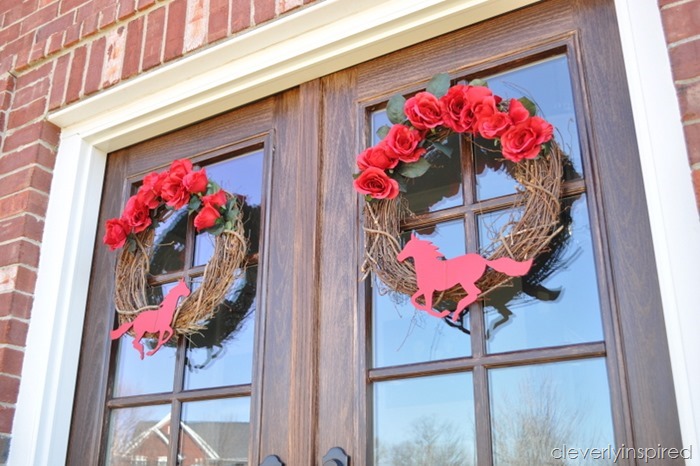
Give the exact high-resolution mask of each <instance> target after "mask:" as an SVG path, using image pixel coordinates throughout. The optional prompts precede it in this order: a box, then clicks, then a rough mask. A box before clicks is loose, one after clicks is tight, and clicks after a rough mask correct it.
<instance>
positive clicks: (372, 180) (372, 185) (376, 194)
mask: <svg viewBox="0 0 700 466" xmlns="http://www.w3.org/2000/svg"><path fill="white" fill-rule="evenodd" d="M354 184H355V189H356V190H357V192H359V193H362V194H368V195H370V196H372V197H373V198H374V199H393V198H395V197H396V196H398V195H399V183H397V182H396V180H393V179H391V178H389V176H388V175H387V174H386V173H384V170H381V169H379V168H375V167H369V168H368V169H367V170H365V171H363V172H362V173H360V176H358V177H357V178H356V179H355V183H354Z"/></svg>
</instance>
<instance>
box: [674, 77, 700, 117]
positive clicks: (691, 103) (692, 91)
mask: <svg viewBox="0 0 700 466" xmlns="http://www.w3.org/2000/svg"><path fill="white" fill-rule="evenodd" d="M676 89H677V91H678V103H679V105H680V109H681V119H682V120H683V121H691V120H697V119H700V82H694V83H691V84H682V85H677V86H676Z"/></svg>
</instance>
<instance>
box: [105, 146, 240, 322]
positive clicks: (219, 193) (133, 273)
mask: <svg viewBox="0 0 700 466" xmlns="http://www.w3.org/2000/svg"><path fill="white" fill-rule="evenodd" d="M185 206H187V210H188V212H189V214H190V215H194V226H195V229H196V230H197V232H207V233H211V234H212V235H214V236H215V242H214V252H213V255H212V258H211V260H210V261H209V262H208V263H207V264H206V266H205V269H204V275H203V277H202V282H201V284H200V286H199V288H197V290H195V291H194V292H192V293H191V294H190V295H189V296H187V297H186V298H184V299H183V300H182V301H181V302H180V304H179V306H178V308H177V312H176V314H175V316H174V318H173V322H172V328H173V329H174V330H175V333H178V334H181V335H190V334H192V333H194V332H197V331H199V330H201V329H202V328H203V327H202V325H201V324H202V322H203V321H205V320H208V319H210V318H211V317H212V315H213V312H214V310H215V309H216V307H217V305H218V304H220V303H221V302H222V301H223V299H224V298H225V296H226V293H227V292H228V290H229V288H230V287H231V285H232V284H233V282H234V280H235V278H236V270H237V269H239V268H240V267H241V266H242V265H243V262H244V259H245V254H246V251H247V247H248V246H247V241H246V238H245V236H244V235H243V220H242V213H241V206H240V205H239V200H238V199H237V197H236V196H233V195H231V194H230V193H228V192H226V191H224V190H223V189H221V188H220V187H219V186H218V185H217V184H216V183H215V182H213V181H211V180H209V179H208V178H207V174H206V170H205V169H204V168H202V169H201V170H194V169H193V167H192V163H191V162H190V161H189V160H187V159H180V160H175V161H174V162H172V164H171V166H170V168H169V169H168V170H166V171H164V172H160V173H156V172H152V173H149V174H148V175H146V177H145V178H144V180H143V184H142V185H141V187H140V188H139V189H138V191H137V193H136V194H135V195H133V196H132V197H131V198H129V200H128V201H127V203H126V206H125V207H124V212H123V213H122V215H121V217H119V218H113V219H110V220H107V223H106V233H105V236H104V238H103V242H104V243H105V244H106V245H107V246H109V247H110V249H111V250H112V251H114V250H116V249H119V248H123V249H122V250H121V251H120V253H119V257H118V259H117V265H116V273H115V294H114V301H115V306H116V309H117V313H118V315H119V324H123V323H126V322H130V321H133V320H134V319H136V317H137V316H138V315H139V314H140V313H141V312H144V311H148V310H153V309H157V308H158V307H159V306H158V305H149V302H148V298H147V293H146V292H147V288H148V275H149V266H150V263H151V257H152V255H153V253H154V250H155V249H156V248H157V247H158V245H154V244H153V243H154V236H155V230H156V226H157V225H158V224H159V223H161V222H163V221H165V220H167V219H168V218H169V217H170V215H172V214H174V213H175V212H176V211H178V210H179V209H182V208H183V207H185ZM130 333H132V332H131V331H130ZM132 334H133V333H132Z"/></svg>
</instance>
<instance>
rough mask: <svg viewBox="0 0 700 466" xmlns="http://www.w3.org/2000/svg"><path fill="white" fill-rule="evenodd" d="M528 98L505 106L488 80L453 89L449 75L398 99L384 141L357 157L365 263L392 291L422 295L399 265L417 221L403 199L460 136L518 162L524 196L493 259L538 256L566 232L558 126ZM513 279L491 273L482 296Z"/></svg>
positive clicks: (454, 293) (448, 294) (452, 292)
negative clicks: (406, 225) (407, 222)
mask: <svg viewBox="0 0 700 466" xmlns="http://www.w3.org/2000/svg"><path fill="white" fill-rule="evenodd" d="M536 113H537V112H536V105H535V104H534V103H533V102H532V101H530V100H529V99H527V98H521V99H510V100H505V99H502V98H501V97H499V96H498V95H495V94H494V93H493V92H492V91H491V90H490V89H489V88H488V87H487V85H486V83H485V82H483V81H472V82H471V83H470V84H457V85H454V86H450V79H449V76H448V75H446V74H440V75H437V76H435V77H434V78H433V79H432V80H431V81H430V83H429V84H428V86H427V89H426V90H425V91H423V92H419V93H417V94H415V95H414V96H412V97H410V98H409V99H408V100H406V99H405V98H404V97H403V96H401V95H397V96H394V97H392V98H391V99H390V100H389V102H388V105H387V115H388V117H389V120H390V121H391V122H392V123H393V126H391V128H388V129H386V128H385V130H384V137H383V139H382V140H381V141H380V142H379V143H378V144H376V145H374V146H372V147H369V148H368V149H366V150H365V151H363V152H362V153H360V154H359V155H358V156H357V166H358V168H359V170H360V171H359V173H358V174H357V175H356V176H355V181H354V187H355V190H356V191H357V192H358V193H360V194H363V195H364V196H365V200H366V202H365V207H364V231H365V263H364V267H363V271H364V272H365V273H366V274H367V273H370V272H373V273H374V274H376V276H377V277H378V278H379V279H380V280H381V281H382V282H383V283H384V284H385V285H386V286H387V287H388V288H389V289H390V290H393V291H396V292H399V293H403V294H406V295H409V296H411V295H413V294H414V293H415V292H416V290H417V285H416V273H415V268H414V265H413V264H411V263H410V262H408V261H406V262H399V261H398V260H397V255H398V254H399V252H400V251H401V248H402V245H401V241H400V234H401V225H402V222H403V220H404V219H405V218H407V217H409V216H411V215H413V214H412V212H411V211H410V210H409V209H408V207H407V205H406V204H407V203H406V201H405V199H404V197H403V193H404V192H405V190H406V186H407V184H408V183H409V182H410V179H412V178H417V177H419V176H421V175H423V174H424V173H425V172H427V171H428V170H429V169H430V168H431V164H430V161H429V158H428V157H426V155H427V154H429V153H431V152H432V151H436V150H438V151H446V150H447V148H446V140H447V138H448V137H449V136H451V135H453V134H460V135H462V137H463V138H465V140H467V142H473V141H474V140H475V139H476V138H479V140H480V141H484V140H485V141H486V142H487V143H488V144H489V150H488V152H489V153H491V154H493V156H494V157H496V158H500V159H502V160H503V159H505V160H509V161H511V162H514V163H515V167H514V170H513V171H512V176H513V178H514V180H515V181H516V182H517V183H518V188H517V191H518V196H517V201H516V202H515V206H514V209H513V211H514V212H517V213H518V214H517V215H515V214H514V215H512V216H511V217H510V219H509V220H508V222H507V223H506V225H504V226H503V228H502V229H501V233H500V234H499V237H498V239H497V241H496V246H495V247H494V248H493V250H492V251H493V252H492V253H491V255H490V256H489V257H488V259H489V260H495V259H498V258H501V257H509V258H511V259H514V260H516V261H525V260H529V259H533V258H535V257H536V256H537V255H538V254H540V253H541V252H543V251H544V250H545V249H546V248H547V247H548V244H549V243H550V241H551V240H552V238H554V237H555V236H556V235H557V233H558V232H559V229H560V227H559V225H558V219H559V216H560V211H561V209H560V200H559V196H560V192H561V180H562V159H563V154H562V152H561V150H560V148H559V147H558V145H557V144H556V143H555V141H554V140H553V132H554V128H553V127H552V125H551V124H550V123H549V122H547V121H546V120H545V119H543V118H541V117H540V116H537V114H536ZM509 280H510V278H509V277H507V276H506V275H503V274H501V273H499V272H496V271H494V270H491V269H490V270H489V271H487V273H486V274H485V275H484V276H483V277H482V278H481V280H480V281H479V283H478V285H479V288H480V289H481V290H482V293H481V296H484V295H486V294H488V293H489V292H490V291H492V290H494V289H496V288H498V287H499V286H503V285H504V284H506V283H507V282H509ZM463 297H464V290H463V289H462V288H461V287H459V286H455V287H454V288H451V289H449V290H447V291H445V292H444V293H443V294H442V295H441V296H440V297H438V299H437V301H436V303H435V304H436V305H438V304H439V303H440V302H457V301H459V300H460V299H462V298H463Z"/></svg>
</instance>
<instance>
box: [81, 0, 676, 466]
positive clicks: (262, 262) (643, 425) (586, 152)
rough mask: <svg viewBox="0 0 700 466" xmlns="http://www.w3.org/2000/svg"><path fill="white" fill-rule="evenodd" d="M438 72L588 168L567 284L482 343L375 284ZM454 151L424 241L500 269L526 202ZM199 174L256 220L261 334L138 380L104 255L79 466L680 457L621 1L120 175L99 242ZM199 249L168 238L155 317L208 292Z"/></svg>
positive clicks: (147, 369)
mask: <svg viewBox="0 0 700 466" xmlns="http://www.w3.org/2000/svg"><path fill="white" fill-rule="evenodd" d="M439 72H444V73H449V75H450V77H451V79H452V80H453V82H461V81H464V80H471V79H474V78H480V79H485V80H487V81H488V82H489V85H490V86H491V87H492V88H493V89H494V91H495V92H496V93H498V94H500V95H504V96H508V97H510V96H512V97H520V96H523V95H526V96H529V97H530V98H531V99H532V100H533V101H535V102H537V104H538V105H539V106H540V109H541V111H542V113H543V114H544V116H545V117H546V118H548V119H549V120H550V121H552V122H553V123H554V124H555V126H556V127H557V130H558V134H557V140H558V141H559V142H560V143H561V144H562V146H563V147H564V148H565V151H566V152H567V154H568V157H569V161H570V163H569V164H568V165H567V170H566V174H565V182H564V191H563V200H562V204H563V205H564V206H565V208H564V209H563V212H562V217H561V222H562V225H563V226H564V229H563V231H564V233H563V234H562V236H561V237H560V238H559V240H560V241H559V245H558V246H557V248H556V249H557V250H556V251H555V252H556V254H555V253H554V252H553V253H551V254H550V255H551V256H552V260H551V264H550V265H549V268H547V269H544V270H543V269H542V268H541V269H540V275H539V276H537V277H526V278H525V279H523V280H522V283H521V284H520V285H518V286H516V287H513V288H509V289H506V290H505V291H504V292H502V293H497V294H494V295H492V296H491V297H490V298H489V300H488V301H484V302H479V303H477V304H475V305H472V306H471V307H470V310H469V313H468V317H467V318H465V319H464V320H463V322H462V323H461V324H460V325H450V324H449V322H446V321H442V320H439V319H436V318H434V317H431V316H427V315H426V314H425V313H422V312H420V311H416V310H415V309H413V308H411V307H410V306H409V305H407V303H406V299H405V298H402V297H400V296H391V295H387V294H384V293H383V290H382V288H381V284H379V283H377V282H376V281H375V280H374V279H373V278H372V277H369V278H365V279H363V277H362V273H361V271H360V269H361V263H362V259H363V253H362V251H363V230H362V228H363V223H362V214H361V212H362V203H363V202H364V201H363V200H362V199H360V197H359V196H357V194H356V193H355V192H354V190H353V189H352V174H353V173H354V172H356V170H357V168H356V165H355V156H356V155H357V154H358V153H359V152H360V151H361V150H363V149H364V148H365V147H367V146H369V145H371V144H373V143H374V142H376V137H375V132H376V130H377V128H378V127H380V126H381V125H382V124H383V122H385V121H386V116H385V114H384V108H385V106H386V102H387V100H388V99H389V98H390V97H391V96H392V95H394V94H396V93H402V94H405V95H410V94H412V93H415V92H417V91H420V90H422V89H423V88H424V87H425V85H426V83H427V82H428V80H429V79H430V78H431V76H433V75H434V74H436V73H439ZM450 144H451V146H452V147H453V154H454V155H453V157H451V158H448V159H445V160H442V161H441V163H440V164H439V165H440V166H441V168H439V169H437V170H436V171H435V172H433V173H432V174H428V175H426V178H425V181H424V182H422V184H421V185H417V186H414V187H413V188H411V189H410V190H409V197H410V205H411V207H412V209H413V210H414V211H415V213H416V216H415V217H413V218H412V219H411V220H410V221H408V222H406V224H405V225H404V226H403V227H404V229H405V231H415V232H416V233H417V234H418V235H421V236H423V237H428V238H430V239H432V240H434V242H435V243H436V244H438V246H439V247H440V248H441V250H442V251H443V252H445V253H446V255H447V256H448V257H451V256H453V255H458V254H461V253H463V252H465V251H470V252H473V251H479V250H484V249H486V248H488V246H489V243H490V241H491V239H492V238H491V236H490V232H493V231H496V230H497V227H498V225H499V222H500V221H501V219H502V218H503V217H502V216H503V215H507V213H508V212H509V211H510V209H509V208H510V207H511V206H512V203H513V201H514V199H515V196H514V194H513V193H514V191H513V188H514V186H513V185H514V182H513V181H512V179H510V178H509V176H508V167H507V166H505V165H503V164H501V163H500V162H498V161H496V162H494V161H493V160H491V159H487V158H486V157H485V155H484V154H483V153H482V152H481V151H480V150H479V148H478V147H477V146H472V145H470V144H467V143H465V141H463V140H460V139H459V138H457V139H453V140H451V141H450ZM178 158H188V159H191V160H192V161H193V162H194V163H196V164H199V165H201V166H203V167H205V168H207V170H208V172H209V173H212V174H215V175H216V176H219V177H220V180H221V181H220V182H221V183H224V184H225V183H229V184H230V189H232V190H234V191H235V190H242V192H239V194H243V195H245V196H246V199H248V201H249V204H250V206H249V211H248V212H247V214H246V215H247V227H246V228H247V235H248V236H249V237H250V238H251V241H252V242H253V243H254V244H255V246H254V247H253V248H252V249H251V251H250V253H249V257H248V267H247V269H246V270H245V272H243V273H242V275H241V277H242V278H241V279H240V280H239V281H238V282H237V285H234V288H235V289H232V295H231V296H232V297H231V300H230V301H231V303H230V306H229V309H228V310H227V311H226V312H229V313H231V312H233V313H234V314H236V312H238V314H237V315H239V318H238V320H237V321H236V322H235V323H234V324H231V323H230V322H229V324H228V327H227V326H226V325H227V324H225V323H216V322H212V323H211V327H212V331H211V332H210V333H206V334H205V335H204V336H203V337H202V338H201V339H199V340H198V339H196V338H193V339H191V340H190V341H189V342H188V341H186V340H185V339H182V338H181V339H179V340H177V341H175V340H173V341H171V342H170V343H169V346H168V347H166V348H164V351H161V352H159V353H158V354H157V356H158V357H159V358H160V359H159V360H158V361H160V362H158V361H155V360H154V361H155V362H154V361H150V362H148V361H147V362H146V363H145V364H142V363H141V362H138V361H134V360H133V359H134V358H137V355H136V353H135V352H134V351H133V349H131V347H130V345H129V344H128V341H122V342H121V343H113V344H112V343H110V341H109V332H110V330H111V329H112V328H113V327H114V308H113V304H111V303H112V298H111V296H112V293H113V289H112V288H113V280H114V278H113V270H114V263H115V255H114V254H113V253H110V252H109V251H107V249H106V248H105V247H104V246H103V245H101V244H98V245H96V254H95V259H94V264H93V271H92V282H91V287H90V293H89V302H88V309H87V314H86V325H85V331H84V335H83V352H82V356H81V361H80V368H79V384H78V389H77V393H76V398H75V407H74V413H73V421H72V430H71V437H70V445H69V458H68V463H69V464H75V465H78V464H81V465H82V464H108V465H113V464H114V465H116V464H122V463H120V461H122V460H123V461H126V462H127V464H149V465H150V464H159V465H160V464H163V465H165V464H167V465H176V464H183V465H188V466H189V465H194V464H202V465H203V464H219V465H221V464H226V465H230V464H236V465H238V464H256V465H257V464H260V463H262V462H263V461H264V460H265V459H266V458H269V457H270V456H271V455H276V456H277V457H278V458H279V459H280V460H281V461H282V462H283V463H284V464H286V465H288V466H296V465H313V464H322V458H323V456H324V455H325V454H326V453H327V452H328V451H329V450H331V449H332V448H334V447H340V448H342V449H343V450H344V451H345V452H346V453H347V454H348V455H349V457H350V462H351V464H353V465H355V466H361V465H368V466H370V465H375V466H385V465H392V464H402V465H405V464H431V465H436V464H441V465H443V464H444V465H471V464H478V465H491V464H495V465H504V464H505V465H511V464H513V465H516V464H523V465H530V464H561V463H562V461H563V458H557V456H561V455H563V452H561V451H556V449H562V448H565V447H566V446H568V447H573V448H575V449H586V448H589V449H592V448H598V449H600V450H604V449H605V447H608V446H609V447H610V448H611V449H612V448H619V447H621V446H622V445H623V444H624V445H625V446H626V447H631V448H645V447H656V446H657V445H661V446H663V447H667V448H672V447H677V448H680V447H681V445H680V434H679V427H678V419H677V408H676V404H675V398H674V394H673V386H672V379H671V372H670V364H669V361H668V353H667V345H666V340H665V334H664V324H663V318H662V313H661V304H660V299H659V292H658V280H657V277H656V275H655V272H654V271H655V266H654V263H653V255H652V254H651V253H650V252H649V251H650V248H651V239H650V234H649V226H648V220H647V217H646V206H645V203H644V192H643V188H642V185H641V174H640V170H639V161H638V156H637V153H636V139H635V135H634V129H633V125H632V120H631V113H630V105H629V101H628V94H627V90H626V87H625V83H624V67H623V66H622V58H621V51H620V48H619V43H618V39H617V33H616V24H615V18H614V8H613V5H612V2H610V1H607V0H593V1H583V0H580V1H564V0H552V1H543V2H540V3H538V4H536V5H533V6H531V7H528V8H525V9H522V10H520V11H517V12H514V13H511V14H508V15H504V16H502V17H498V18H494V19H492V20H489V21H486V22H484V23H480V24H477V25H475V26H471V27H469V28H466V29H463V30H459V31H456V32H454V33H451V34H448V35H445V36H443V37H439V38H436V39H433V40H430V41H428V42H425V43H422V44H420V45H417V46H413V47H410V48H408V49H405V50H400V51H397V52H395V53H392V54H390V55H387V56H384V57H381V58H378V59H375V60H373V61H370V62H367V63H364V64H361V65H358V66H355V67H352V68H350V69H347V70H343V71H340V72H337V73H334V74H331V75H329V76H326V77H323V78H321V79H318V80H315V81H312V82H309V83H305V84H303V85H301V86H299V87H298V88H295V89H291V90H289V91H286V92H284V93H281V94H279V95H275V96H272V97H270V98H267V99H264V100H262V101H259V102H256V103H254V104H251V105H248V106H246V107H244V108H241V109H236V110H233V111H231V112H230V113H227V114H225V115H221V116H218V117H215V118H212V119H210V120H207V121H205V122H202V123H199V124H196V125H193V126H191V127H188V128H185V129H182V130H179V131H176V132H173V133H172V134H168V135H164V136H161V137H158V138H155V139H153V140H151V141H146V142H144V143H141V144H138V145H136V146H133V147H130V148H126V149H123V150H120V151H118V152H116V153H113V154H110V156H109V159H108V167H107V175H106V183H105V191H104V196H103V198H104V201H103V208H102V213H101V224H103V223H104V221H105V220H106V219H107V218H111V217H115V216H117V215H118V213H119V212H120V210H121V209H122V206H123V204H124V202H125V200H126V199H127V198H128V195H129V193H130V192H131V191H130V190H132V189H133V188H134V186H137V185H138V183H139V182H140V180H141V179H142V178H143V176H144V175H145V174H147V173H149V172H150V171H153V170H160V169H164V168H166V167H167V166H168V164H169V163H170V162H171V161H172V160H175V159H178ZM237 183H238V184H237ZM504 213H505V214H504ZM191 230H192V226H191V221H190V222H189V223H188V221H187V220H186V219H185V220H182V223H181V224H178V225H172V228H169V229H168V231H167V232H164V233H163V234H164V235H165V237H164V239H163V240H162V243H163V246H162V247H163V248H171V250H170V251H169V252H168V253H167V254H166V253H162V254H161V257H160V258H158V259H157V260H156V262H157V264H156V265H157V267H156V270H155V272H153V271H152V274H153V278H152V284H153V285H154V290H155V291H154V294H155V295H158V293H161V294H162V292H163V291H164V290H166V289H167V284H168V283H171V282H172V281H173V280H176V279H178V278H180V277H186V278H187V279H188V280H190V281H191V282H194V283H196V281H197V279H198V277H199V276H200V275H201V273H202V269H203V263H205V262H206V257H207V256H206V254H204V253H202V254H204V255H203V256H202V255H201V254H200V252H199V251H201V250H204V249H206V248H204V246H201V243H200V241H201V240H199V239H197V237H195V235H194V234H193V232H192V231H191ZM102 234H103V231H102V230H101V231H100V232H99V234H98V236H99V237H101V236H102ZM202 248H204V249H202ZM221 314H222V315H228V314H226V313H225V312H222V313H221ZM246 319H247V320H246ZM241 322H243V323H245V322H247V324H246V325H247V326H246V325H242V324H241ZM219 324H220V325H219ZM129 357H130V358H131V359H129ZM124 361H127V362H124ZM128 361H131V362H128ZM163 361H164V362H163ZM149 364H150V365H149ZM163 367H165V369H163ZM202 374H204V375H202ZM207 374H209V375H207ZM211 374H215V375H211ZM547 407H551V408H552V409H547ZM120 413H121V414H120ZM142 413H146V414H142ZM173 419H175V420H176V421H173ZM531 426H536V428H532V427H531ZM528 429H530V430H528ZM149 442H150V443H149ZM148 445H150V446H149V447H148V448H150V450H148V451H149V453H148V454H142V453H139V448H146V447H147V446H148ZM241 452H243V453H241ZM589 454H590V453H589ZM120 455H121V456H120ZM217 461H218V463H217ZM654 461H657V463H656V464H675V463H673V460H672V459H669V458H666V459H664V460H663V461H662V462H659V460H654V459H649V463H650V464H653V462H654ZM618 463H620V464H635V460H634V459H631V458H629V457H628V458H622V459H620V460H619V461H618ZM324 466H325V465H324Z"/></svg>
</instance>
